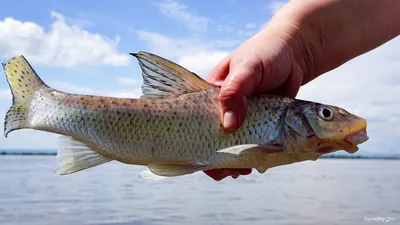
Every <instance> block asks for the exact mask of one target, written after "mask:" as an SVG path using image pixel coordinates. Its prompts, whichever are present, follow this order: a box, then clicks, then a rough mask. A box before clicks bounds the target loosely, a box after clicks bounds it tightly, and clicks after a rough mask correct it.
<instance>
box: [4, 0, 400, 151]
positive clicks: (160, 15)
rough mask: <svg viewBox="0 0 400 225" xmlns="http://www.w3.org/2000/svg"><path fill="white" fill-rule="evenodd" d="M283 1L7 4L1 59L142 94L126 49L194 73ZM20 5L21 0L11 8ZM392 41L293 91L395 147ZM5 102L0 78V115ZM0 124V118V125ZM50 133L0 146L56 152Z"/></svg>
mask: <svg viewBox="0 0 400 225" xmlns="http://www.w3.org/2000/svg"><path fill="white" fill-rule="evenodd" d="M283 4H285V1H283V0H269V1H265V0H264V1H261V0H253V1H251V4H249V3H248V2H247V3H244V1H239V0H221V1H195V0H191V1H189V0H158V1H156V0H144V1H127V0H125V1H122V0H121V1H114V2H112V1H103V2H101V4H99V1H94V0H88V1H76V0H71V1H61V0H52V1H50V0H38V1H35V4H26V2H25V1H21V0H17V1H13V2H11V1H6V2H3V3H2V7H0V60H1V61H2V62H4V61H6V60H7V59H9V58H11V57H14V56H17V55H21V54H23V55H24V56H25V57H26V58H27V59H28V60H29V62H30V63H31V64H32V66H33V67H34V68H35V70H36V72H37V73H38V74H39V76H40V77H41V78H42V79H43V80H44V81H45V82H46V83H47V84H48V85H49V86H51V87H53V88H56V89H59V90H62V91H66V92H70V93H78V94H94V95H105V96H114V97H138V96H140V95H141V90H140V86H141V84H142V79H141V71H140V68H139V66H138V63H137V61H136V59H135V58H133V57H132V56H130V55H129V53H131V52H138V51H142V50H144V51H149V52H152V53H155V54H158V55H160V56H162V57H165V58H168V59H170V60H173V61H175V62H177V63H179V64H181V65H182V66H184V67H186V68H188V69H189V70H191V71H193V72H195V73H197V74H199V75H200V76H202V77H205V76H207V75H208V72H209V71H210V70H211V69H212V68H213V66H215V65H216V64H217V63H218V62H219V61H220V60H221V59H222V58H223V57H224V56H226V55H227V54H228V53H229V52H230V51H232V50H234V49H235V48H236V47H238V46H239V45H240V44H241V43H243V42H244V41H246V40H247V39H248V38H250V37H251V36H252V35H254V34H255V33H256V32H258V31H259V30H260V29H262V27H263V26H265V24H266V23H267V22H268V21H269V20H270V18H271V17H272V16H273V14H274V13H275V12H276V11H277V10H278V9H279V8H280V7H281V6H282V5H283ZM17 5H20V7H15V6H17ZM399 94H400V39H399V38H396V39H394V40H392V41H390V42H388V43H386V44H384V45H382V46H381V47H379V48H377V49H375V50H373V51H370V52H368V53H366V54H364V55H362V56H359V57H357V58H355V59H353V60H351V61H349V62H348V63H346V64H344V65H342V66H341V67H339V68H337V69H335V70H333V71H330V72H328V73H326V74H324V75H322V76H320V77H319V78H317V79H316V80H314V81H312V82H310V83H309V84H307V85H305V86H303V87H302V88H301V90H300V93H299V94H298V96H297V97H298V98H301V99H306V100H311V101H317V102H322V103H325V104H331V105H337V106H340V107H343V108H345V109H347V110H348V111H350V112H352V113H355V114H357V115H359V116H361V117H364V118H366V119H367V122H368V133H369V136H370V140H369V141H368V142H367V143H365V144H362V145H360V152H361V153H400V149H399V148H398V146H400V97H398V96H399ZM10 106H11V94H10V90H9V88H8V85H7V83H6V80H5V77H3V78H2V80H1V81H0V115H5V113H6V111H7V110H8V108H9V107H10ZM0 129H1V130H3V123H0ZM57 137H58V136H57V135H55V134H50V133H45V132H41V131H30V130H19V131H15V132H13V133H10V134H9V137H8V138H7V139H6V138H4V136H1V137H0V148H1V149H55V148H56V147H57Z"/></svg>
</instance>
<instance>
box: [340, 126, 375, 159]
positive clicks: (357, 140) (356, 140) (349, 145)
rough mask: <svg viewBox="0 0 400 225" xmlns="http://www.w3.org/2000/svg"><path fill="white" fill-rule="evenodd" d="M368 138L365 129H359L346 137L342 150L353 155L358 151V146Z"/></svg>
mask: <svg viewBox="0 0 400 225" xmlns="http://www.w3.org/2000/svg"><path fill="white" fill-rule="evenodd" d="M368 139H369V137H368V135H367V131H366V129H365V128H364V129H361V130H359V131H357V132H354V133H352V134H350V135H347V136H346V137H345V138H344V141H343V148H344V150H345V151H347V152H348V153H355V152H356V151H357V150H358V146H357V145H359V144H362V143H364V142H366V141H368Z"/></svg>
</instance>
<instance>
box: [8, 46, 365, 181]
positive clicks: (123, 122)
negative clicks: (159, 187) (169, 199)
mask: <svg viewBox="0 0 400 225" xmlns="http://www.w3.org/2000/svg"><path fill="white" fill-rule="evenodd" d="M132 55H133V56H135V57H136V58H137V59H138V61H139V64H140V67H141V70H142V76H143V86H142V91H143V96H142V97H141V98H139V99H131V98H111V97H103V96H89V95H78V94H68V93H65V92H62V91H58V90H55V89H53V88H51V87H49V86H47V85H46V84H45V83H44V82H43V81H42V80H41V79H40V78H39V76H38V75H37V74H36V72H35V71H34V69H33V68H32V67H31V65H30V64H29V63H28V61H27V60H26V59H25V58H24V57H23V56H18V57H15V58H13V59H10V60H9V61H7V62H5V63H3V67H4V70H5V73H6V77H7V81H8V83H9V85H10V89H11V92H12V95H13V103H12V106H11V108H10V109H9V111H8V112H7V114H6V117H5V126H4V134H5V136H6V137H7V134H8V133H10V132H11V131H14V130H18V129H24V128H25V129H35V130H41V131H47V132H51V133H56V134H60V135H61V141H60V144H59V146H58V149H57V169H56V173H57V174H61V175H64V174H71V173H74V172H77V171H80V170H84V169H87V168H91V167H94V166H97V165H100V164H103V163H106V162H109V161H112V160H116V161H119V162H122V163H127V164H135V165H143V166H147V167H148V168H149V169H150V171H151V172H152V174H156V175H159V176H164V177H169V176H180V175H185V174H191V173H194V172H196V171H206V170H212V169H218V168H256V169H257V170H258V171H260V172H264V171H265V170H266V169H268V168H271V167H275V166H280V165H286V164H291V163H295V162H301V161H305V160H316V159H318V158H319V157H320V156H321V155H322V154H326V153H329V152H334V151H337V150H346V151H348V152H349V153H354V152H355V151H357V150H358V147H357V145H358V144H360V143H363V142H365V141H367V140H368V136H367V133H366V126H367V125H366V121H365V120H364V119H363V118H360V117H358V116H356V115H353V114H351V113H349V112H347V111H346V110H344V109H342V108H339V107H335V106H331V105H325V104H321V103H316V102H310V101H304V100H299V99H291V98H286V97H281V96H275V95H267V94H263V95H255V96H251V97H249V99H248V105H249V106H248V112H247V115H246V120H245V122H244V124H243V125H242V126H241V128H240V129H238V130H237V131H236V132H233V133H227V132H225V131H224V129H223V127H222V125H221V120H220V104H219V100H218V93H219V88H218V87H214V86H211V85H210V84H208V83H207V82H206V81H205V80H203V79H202V78H200V77H199V76H197V75H196V74H194V73H192V72H190V71H188V70H187V69H185V68H183V67H181V66H179V65H177V64H175V63H173V62H171V61H169V60H166V59H164V58H161V57H159V56H156V55H153V54H150V53H146V52H139V53H135V54H132Z"/></svg>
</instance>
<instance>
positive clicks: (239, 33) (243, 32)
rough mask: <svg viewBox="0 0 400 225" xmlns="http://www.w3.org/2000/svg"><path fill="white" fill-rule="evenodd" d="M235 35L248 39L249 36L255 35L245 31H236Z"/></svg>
mask: <svg viewBox="0 0 400 225" xmlns="http://www.w3.org/2000/svg"><path fill="white" fill-rule="evenodd" d="M237 34H238V35H241V36H246V37H250V36H253V35H254V34H255V32H253V31H246V30H238V31H237Z"/></svg>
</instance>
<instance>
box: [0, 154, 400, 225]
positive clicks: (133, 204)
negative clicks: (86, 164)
mask: <svg viewBox="0 0 400 225" xmlns="http://www.w3.org/2000/svg"><path fill="white" fill-rule="evenodd" d="M54 166H55V157H54V156H0V184H1V186H0V224H65V225H72V224H74V225H76V224H119V225H121V224H137V225H147V224H148V225H153V224H154V225H155V224H171V225H172V224H174V225H176V224H193V225H197V224H199V225H204V224H293V225H294V224H296V225H298V224H379V223H389V224H400V160H350V159H342V160H341V159H320V160H317V161H316V162H303V163H297V164H292V165H289V166H282V167H276V168H272V169H270V170H269V171H267V172H266V173H265V174H258V172H256V171H253V174H252V175H250V176H246V177H240V178H239V179H237V180H234V179H232V178H228V179H226V180H223V181H221V182H215V181H214V180H212V179H210V178H208V177H207V176H206V175H204V174H203V173H195V174H192V175H188V176H183V177H178V178H170V179H164V180H161V181H157V182H153V181H148V180H144V179H142V178H140V177H139V173H140V172H141V171H142V170H143V167H139V166H129V165H124V164H121V163H117V162H113V163H108V164H104V165H102V166H99V167H96V168H93V169H91V170H88V171H83V172H79V173H76V174H72V175H69V176H58V175H55V174H54V173H53V172H52V171H53V169H54Z"/></svg>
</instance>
